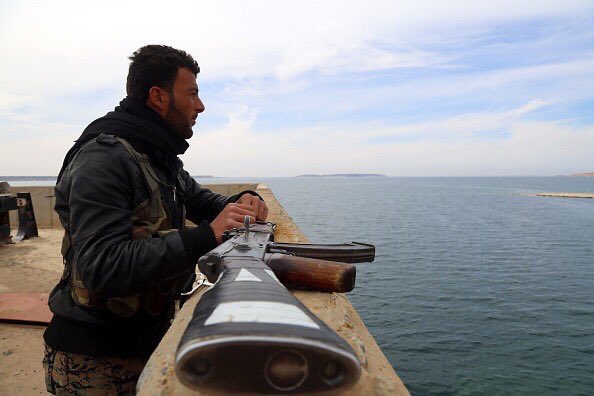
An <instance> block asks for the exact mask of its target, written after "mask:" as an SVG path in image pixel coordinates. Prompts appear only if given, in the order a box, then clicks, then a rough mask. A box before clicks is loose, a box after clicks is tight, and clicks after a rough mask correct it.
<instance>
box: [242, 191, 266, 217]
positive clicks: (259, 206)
mask: <svg viewBox="0 0 594 396" xmlns="http://www.w3.org/2000/svg"><path fill="white" fill-rule="evenodd" d="M238 202H239V203H241V204H245V205H250V206H251V207H252V210H253V211H254V213H255V214H256V219H257V220H259V221H265V220H266V217H267V216H268V207H267V206H266V202H264V201H262V200H261V199H260V197H256V196H255V195H252V194H247V193H246V194H243V195H242V196H241V198H239V201H238Z"/></svg>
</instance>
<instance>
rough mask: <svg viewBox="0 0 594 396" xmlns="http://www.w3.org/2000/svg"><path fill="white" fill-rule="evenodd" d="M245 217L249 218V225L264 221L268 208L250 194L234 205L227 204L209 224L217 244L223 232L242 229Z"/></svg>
mask: <svg viewBox="0 0 594 396" xmlns="http://www.w3.org/2000/svg"><path fill="white" fill-rule="evenodd" d="M245 216H250V223H255V222H256V220H260V221H264V220H266V217H267V216H268V207H267V206H266V203H265V202H264V201H262V200H260V198H258V197H256V196H254V195H251V194H243V195H242V196H241V198H240V199H239V201H237V202H236V203H230V204H227V206H225V208H224V209H223V210H222V211H221V213H219V215H218V216H217V217H216V218H215V219H214V220H213V221H212V223H210V227H211V228H212V232H213V233H214V235H215V238H216V239H217V243H219V244H220V243H221V242H222V239H223V232H225V231H228V230H231V229H233V228H239V227H242V226H243V220H244V219H245Z"/></svg>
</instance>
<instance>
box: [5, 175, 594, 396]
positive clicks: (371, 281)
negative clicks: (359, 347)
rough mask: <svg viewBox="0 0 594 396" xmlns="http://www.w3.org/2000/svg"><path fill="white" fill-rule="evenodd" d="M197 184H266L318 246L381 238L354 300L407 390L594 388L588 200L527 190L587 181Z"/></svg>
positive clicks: (593, 186) (592, 205)
mask: <svg viewBox="0 0 594 396" xmlns="http://www.w3.org/2000/svg"><path fill="white" fill-rule="evenodd" d="M200 181H201V182H203V183H220V182H258V181H262V182H264V183H266V184H267V185H268V186H269V187H270V188H271V189H272V191H273V192H274V194H275V196H276V197H277V198H278V199H279V201H280V202H281V203H282V205H283V206H284V207H285V208H286V209H287V211H288V212H289V214H290V215H291V216H292V218H293V219H294V220H295V222H296V223H297V225H298V226H299V227H300V228H301V229H302V230H303V231H304V232H305V234H306V235H308V236H309V238H310V239H311V240H312V241H316V242H327V243H331V242H347V241H352V240H355V241H363V242H371V243H374V244H375V245H376V249H377V255H376V261H375V262H374V263H371V264H358V273H357V286H356V288H355V290H354V291H353V292H351V293H350V294H349V298H350V300H351V301H352V303H353V305H354V306H355V307H356V308H357V309H358V311H359V313H360V315H361V317H362V318H363V320H364V321H365V323H366V325H367V327H368V329H369V331H370V332H371V333H372V334H373V336H374V337H375V338H376V340H377V341H378V344H379V345H380V347H381V348H382V350H383V352H384V353H385V355H386V357H387V358H388V360H389V361H390V363H391V364H392V365H393V366H394V367H395V369H396V371H397V373H398V374H399V375H400V377H401V378H402V380H403V381H404V383H405V384H406V386H407V387H408V388H409V390H410V391H411V393H413V394H416V395H450V394H452V395H475V394H488V395H496V394H501V395H503V394H505V395H509V394H518V395H544V394H559V395H589V394H592V393H593V392H594V375H593V373H594V308H593V307H594V200H590V199H562V198H545V197H536V196H534V195H533V194H534V193H536V192H543V191H548V192H553V191H568V192H594V178H569V177H550V178H323V179H320V178H273V179H261V178H241V179H229V178H227V179H219V178H215V179H204V180H200ZM11 184H12V185H16V184H18V183H17V182H11ZM22 184H31V182H24V183H22ZM45 184H46V185H47V184H51V183H47V182H45ZM531 194H532V195H531Z"/></svg>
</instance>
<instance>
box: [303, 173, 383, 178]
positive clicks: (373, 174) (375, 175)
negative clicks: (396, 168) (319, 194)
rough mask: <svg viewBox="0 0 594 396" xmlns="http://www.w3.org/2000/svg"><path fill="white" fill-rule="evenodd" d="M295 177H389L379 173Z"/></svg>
mask: <svg viewBox="0 0 594 396" xmlns="http://www.w3.org/2000/svg"><path fill="white" fill-rule="evenodd" d="M295 177H387V176H386V175H380V174H379V173H330V174H325V175H315V174H311V173H306V174H304V175H299V176H295Z"/></svg>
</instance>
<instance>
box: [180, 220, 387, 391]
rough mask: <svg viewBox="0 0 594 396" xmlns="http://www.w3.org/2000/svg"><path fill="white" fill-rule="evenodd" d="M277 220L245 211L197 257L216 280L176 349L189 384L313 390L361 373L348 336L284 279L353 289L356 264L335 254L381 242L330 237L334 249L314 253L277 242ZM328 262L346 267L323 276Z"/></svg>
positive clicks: (363, 253)
mask: <svg viewBox="0 0 594 396" xmlns="http://www.w3.org/2000/svg"><path fill="white" fill-rule="evenodd" d="M273 228H274V225H273V224H272V223H256V224H252V225H250V224H249V218H247V219H246V224H245V226H244V227H243V228H240V229H236V230H232V231H231V232H229V233H228V234H227V235H226V237H225V238H226V240H225V242H223V243H222V244H221V245H219V246H218V247H217V248H215V249H213V250H212V251H210V252H209V253H207V254H206V255H204V256H203V257H201V258H200V260H199V261H198V266H199V269H200V271H201V272H202V273H203V274H205V275H206V276H207V278H208V280H209V281H211V282H214V286H213V287H212V288H211V289H209V290H208V291H207V292H205V293H204V294H203V296H202V298H201V300H200V302H199V303H198V305H197V306H196V309H195V311H194V314H193V317H192V320H191V321H190V323H189V325H188V328H187V329H186V331H185V333H184V335H183V336H182V339H181V341H180V344H179V347H178V350H177V354H176V360H175V371H176V374H177V376H178V378H179V379H180V380H181V381H182V382H183V383H184V384H185V385H187V386H188V387H190V388H194V389H197V390H206V391H213V392H223V393H230V392H233V393H237V392H241V393H275V394H278V393H315V392H324V391H331V390H336V389H339V388H344V387H348V386H350V385H352V384H354V383H355V382H356V381H357V380H358V378H359V376H360V373H361V365H360V362H359V360H358V358H357V356H356V355H355V353H354V351H353V350H352V348H351V347H350V346H349V344H348V343H347V342H346V341H344V340H343V339H342V338H340V337H339V336H338V335H337V334H336V333H335V332H334V331H332V330H331V329H330V328H329V327H328V326H327V325H326V324H325V323H324V322H323V321H321V320H320V319H319V318H318V317H316V316H315V315H314V314H313V313H311V312H310V311H309V310H308V309H307V308H306V307H305V306H304V305H303V304H302V303H301V302H300V301H298V300H297V299H296V298H295V297H293V295H292V294H291V293H290V292H289V291H288V290H287V289H286V288H285V285H283V283H284V282H287V284H288V285H291V286H298V287H306V288H314V289H317V290H336V289H344V290H345V291H348V290H351V289H352V288H353V286H354V281H355V267H354V266H353V265H352V264H343V263H338V262H336V261H331V260H330V259H335V260H336V259H339V258H340V259H344V258H345V257H347V256H349V249H350V251H355V252H356V253H357V255H356V259H355V262H357V261H356V260H361V257H365V258H366V260H368V259H369V258H370V257H371V259H373V256H374V250H375V248H374V247H373V246H372V245H366V244H345V245H331V247H330V248H329V249H333V250H334V253H332V254H330V252H326V254H325V255H324V256H322V257H324V260H321V259H313V258H309V257H305V256H304V255H306V254H312V252H316V251H317V249H318V248H319V247H320V246H321V245H291V244H275V243H274V242H273ZM281 251H282V252H283V253H281ZM302 255H303V256H302ZM318 257H320V256H318ZM325 267H328V268H332V269H336V268H338V269H341V270H342V271H340V273H341V275H340V276H338V277H337V278H336V279H331V280H327V281H324V280H323V279H322V280H320V277H324V276H326V275H324V273H325V272H324V270H325V269H326V268H325ZM345 268H346V271H344V269H345ZM327 272H332V270H331V271H327ZM283 280H284V282H283ZM336 285H339V287H337V286H336Z"/></svg>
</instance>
